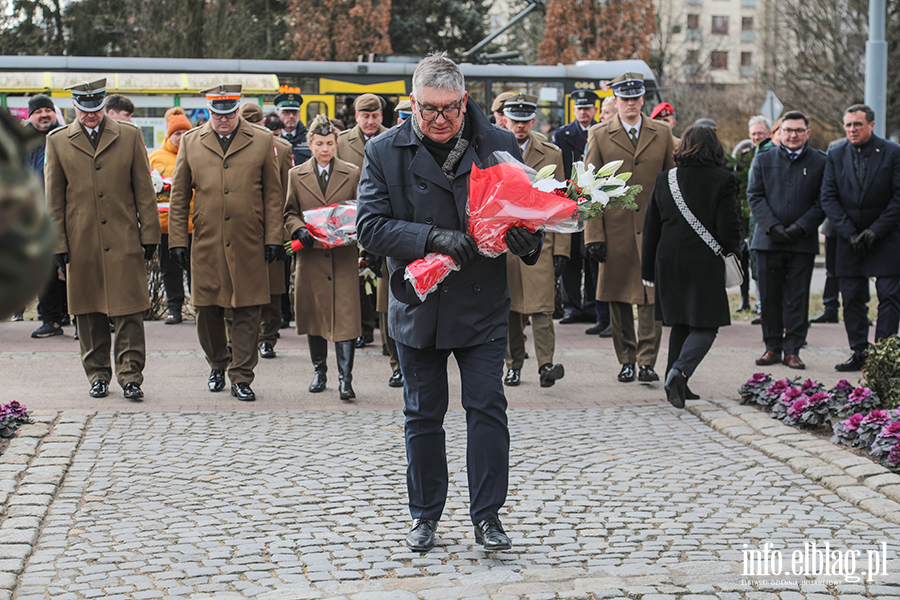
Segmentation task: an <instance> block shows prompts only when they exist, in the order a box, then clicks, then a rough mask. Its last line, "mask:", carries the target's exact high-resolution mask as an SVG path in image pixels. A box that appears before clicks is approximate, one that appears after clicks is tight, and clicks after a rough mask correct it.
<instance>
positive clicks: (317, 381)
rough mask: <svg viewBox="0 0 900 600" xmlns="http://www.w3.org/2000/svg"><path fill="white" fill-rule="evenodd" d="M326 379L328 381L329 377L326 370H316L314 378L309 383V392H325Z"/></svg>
mask: <svg viewBox="0 0 900 600" xmlns="http://www.w3.org/2000/svg"><path fill="white" fill-rule="evenodd" d="M326 381H328V377H327V376H326V375H325V371H316V372H315V373H314V374H313V380H312V381H311V382H310V384H309V393H310V394H318V393H319V392H324V391H325V382H326Z"/></svg>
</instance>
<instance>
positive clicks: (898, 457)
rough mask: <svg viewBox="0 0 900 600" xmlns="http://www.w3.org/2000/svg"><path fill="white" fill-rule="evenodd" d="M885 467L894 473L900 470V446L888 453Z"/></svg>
mask: <svg viewBox="0 0 900 600" xmlns="http://www.w3.org/2000/svg"><path fill="white" fill-rule="evenodd" d="M884 466H886V467H887V468H888V469H892V470H894V471H897V470H900V444H897V445H896V446H894V449H893V450H891V451H890V452H889V453H888V455H887V458H886V459H885V460H884Z"/></svg>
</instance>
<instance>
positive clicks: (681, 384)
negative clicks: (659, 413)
mask: <svg viewBox="0 0 900 600" xmlns="http://www.w3.org/2000/svg"><path fill="white" fill-rule="evenodd" d="M686 393H687V377H685V376H684V373H682V372H681V371H679V370H678V369H672V370H671V371H669V374H668V375H666V396H667V397H668V398H669V404H671V405H672V406H674V407H675V408H684V400H685V396H686Z"/></svg>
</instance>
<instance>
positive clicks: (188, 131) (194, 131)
mask: <svg viewBox="0 0 900 600" xmlns="http://www.w3.org/2000/svg"><path fill="white" fill-rule="evenodd" d="M201 129H203V128H202V127H194V128H192V129H188V130H187V131H185V132H184V135H191V134H192V133H196V132H198V131H200V130H201ZM182 139H184V137H182Z"/></svg>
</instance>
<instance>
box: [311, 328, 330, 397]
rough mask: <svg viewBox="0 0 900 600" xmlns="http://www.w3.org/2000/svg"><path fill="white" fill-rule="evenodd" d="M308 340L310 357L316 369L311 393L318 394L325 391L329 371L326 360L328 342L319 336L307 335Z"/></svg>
mask: <svg viewBox="0 0 900 600" xmlns="http://www.w3.org/2000/svg"><path fill="white" fill-rule="evenodd" d="M306 340H307V342H308V343H309V357H310V358H311V359H312V364H313V367H315V369H316V372H315V375H313V380H312V383H310V384H309V391H310V392H311V393H313V394H317V393H319V392H322V391H324V390H325V381H326V380H327V377H326V376H325V372H326V371H328V365H327V364H325V360H326V359H327V358H328V342H326V341H325V338H323V337H319V336H317V335H307V336H306Z"/></svg>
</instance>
